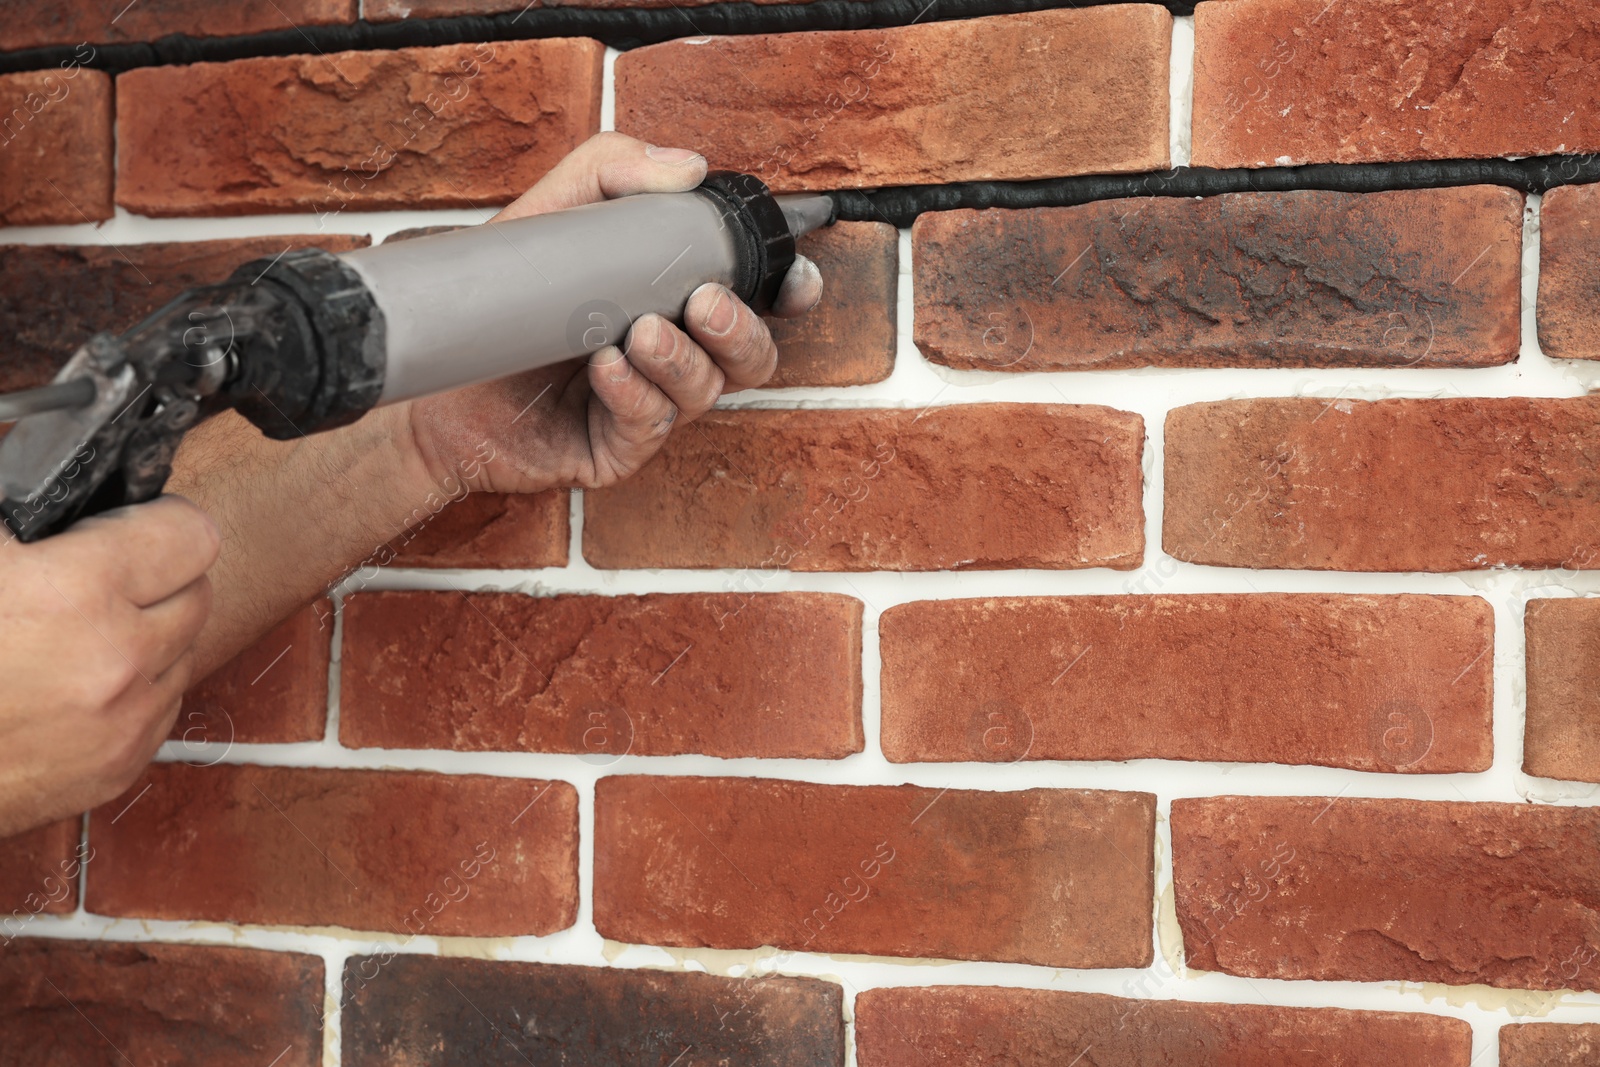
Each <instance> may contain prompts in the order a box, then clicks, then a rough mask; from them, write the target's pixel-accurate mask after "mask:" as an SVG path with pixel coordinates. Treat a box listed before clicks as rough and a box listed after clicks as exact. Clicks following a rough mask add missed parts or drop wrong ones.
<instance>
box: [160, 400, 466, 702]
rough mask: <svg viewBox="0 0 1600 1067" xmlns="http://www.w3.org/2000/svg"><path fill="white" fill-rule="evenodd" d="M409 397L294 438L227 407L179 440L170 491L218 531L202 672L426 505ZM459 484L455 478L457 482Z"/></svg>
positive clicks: (431, 491)
mask: <svg viewBox="0 0 1600 1067" xmlns="http://www.w3.org/2000/svg"><path fill="white" fill-rule="evenodd" d="M409 417H410V416H409V407H408V406H406V405H395V406H393V407H388V408H380V409H379V410H377V411H373V412H370V413H368V414H367V415H366V416H365V417H364V418H362V419H361V420H359V421H358V422H356V423H354V424H352V425H350V426H346V427H342V428H340V429H337V430H332V431H329V432H326V433H320V434H315V435H312V436H310V437H303V438H300V439H299V440H295V441H273V440H269V439H268V438H266V437H263V436H262V435H261V432H260V431H259V430H257V429H256V428H255V427H253V426H251V425H250V424H249V423H247V422H245V421H244V420H243V419H242V418H240V417H239V416H237V415H235V414H233V413H231V412H229V413H226V414H224V415H221V416H218V417H217V418H214V419H212V420H210V421H209V422H207V423H205V424H203V425H202V426H200V427H199V428H197V429H196V430H195V431H194V432H192V433H190V434H189V435H188V437H187V438H186V439H185V440H184V443H183V446H182V448H180V449H179V451H178V456H177V460H176V462H175V463H174V465H173V474H172V478H171V480H170V481H169V482H168V484H167V491H168V492H171V493H177V494H181V495H183V496H186V497H188V498H189V499H190V500H193V501H194V502H195V503H197V504H199V505H200V506H201V507H202V508H204V509H205V510H206V511H207V512H208V513H209V514H210V515H211V517H212V518H214V519H215V520H216V522H217V525H218V526H219V527H220V528H221V530H222V555H221V558H220V560H219V561H218V563H217V564H216V566H215V567H213V568H212V569H211V572H210V574H211V582H212V587H213V591H214V594H215V596H214V599H213V608H212V615H211V619H210V621H209V622H208V623H207V624H206V627H205V629H204V631H203V632H202V633H201V636H200V638H199V640H198V642H197V643H196V646H195V649H196V653H197V675H196V676H197V677H199V676H203V675H204V674H207V673H209V672H211V671H212V670H215V669H216V668H217V667H219V666H221V665H222V664H223V663H225V662H227V661H228V660H229V659H231V658H232V657H233V656H234V654H235V653H237V652H239V651H240V650H241V649H243V648H244V647H246V646H247V645H249V644H250V643H251V642H253V641H254V640H255V639H256V638H258V637H260V636H261V635H262V634H264V633H265V632H266V631H267V630H269V629H271V628H272V626H274V625H275V624H276V623H278V622H279V621H281V620H282V619H283V618H285V617H286V616H288V615H289V614H291V613H292V612H294V611H295V610H296V609H298V608H300V607H303V606H304V605H306V604H308V603H310V602H311V601H312V600H313V599H315V598H316V597H317V595H318V594H320V593H321V592H322V591H323V590H324V589H326V588H327V587H328V586H329V585H330V584H332V583H333V582H334V581H335V580H337V579H338V578H339V577H341V576H342V575H344V574H346V573H347V572H349V571H350V570H351V569H352V568H354V567H357V566H359V565H361V564H362V562H363V561H366V560H369V559H372V558H374V555H375V554H377V558H378V559H379V560H380V561H381V560H382V559H383V558H384V555H383V553H382V551H381V550H382V549H383V547H384V546H385V545H386V544H387V542H389V541H390V540H392V539H393V538H394V537H396V536H397V535H398V534H400V533H402V532H403V531H404V530H405V529H406V528H407V527H408V526H409V525H410V524H411V523H412V522H414V521H416V520H415V518H414V516H416V515H418V514H421V515H426V514H429V513H430V510H429V508H430V503H429V500H430V496H431V495H435V486H434V483H433V480H432V479H431V478H430V477H429V475H428V472H427V469H426V468H425V467H424V465H423V464H422V463H421V461H420V460H419V459H418V458H417V455H416V451H415V449H414V448H413V447H411V444H412V439H411V431H410V424H409ZM460 491H461V490H460V489H459V487H457V488H456V492H457V493H459V492H460Z"/></svg>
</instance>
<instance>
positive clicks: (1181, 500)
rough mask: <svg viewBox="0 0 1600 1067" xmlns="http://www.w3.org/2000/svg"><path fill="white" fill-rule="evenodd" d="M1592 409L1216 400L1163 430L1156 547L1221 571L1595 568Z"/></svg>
mask: <svg viewBox="0 0 1600 1067" xmlns="http://www.w3.org/2000/svg"><path fill="white" fill-rule="evenodd" d="M1597 465H1600V397H1579V398H1574V399H1564V400H1551V399H1530V398H1525V397H1512V398H1504V399H1501V398H1489V399H1484V398H1471V399H1466V398H1461V399H1455V398H1452V399H1440V400H1381V401H1376V402H1369V401H1362V400H1347V399H1342V398H1329V399H1320V398H1314V397H1297V398H1289V399H1268V400H1225V401H1218V402H1215V403H1205V404H1192V405H1190V406H1188V407H1181V408H1177V409H1175V410H1173V411H1172V412H1170V413H1169V414H1168V415H1167V425H1166V508H1165V511H1164V513H1163V516H1162V523H1163V530H1162V540H1163V544H1164V545H1165V547H1166V550H1167V551H1168V552H1169V553H1171V554H1172V555H1173V556H1176V557H1177V558H1179V559H1182V560H1190V561H1192V562H1196V563H1209V564H1219V565H1222V566H1231V567H1295V568H1309V569H1313V570H1357V571H1413V570H1414V571H1455V570H1481V569H1485V568H1491V567H1514V566H1517V567H1563V568H1573V569H1580V570H1581V569H1589V568H1594V567H1596V566H1600V543H1597V542H1596V538H1595V532H1594V531H1595V529H1596V528H1597V527H1600V483H1597V482H1596V481H1595V478H1594V471H1595V469H1596V466H1597Z"/></svg>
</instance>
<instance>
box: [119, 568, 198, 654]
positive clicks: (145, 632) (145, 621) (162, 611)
mask: <svg viewBox="0 0 1600 1067" xmlns="http://www.w3.org/2000/svg"><path fill="white" fill-rule="evenodd" d="M210 614H211V580H210V579H209V578H207V577H205V575H201V576H200V577H199V578H196V579H195V580H194V581H192V582H190V583H189V584H188V585H186V586H184V587H183V588H182V589H180V590H178V591H177V592H176V593H174V594H172V595H171V596H169V597H167V598H166V599H165V600H162V601H159V602H158V603H155V604H152V605H150V606H149V607H147V608H145V609H144V610H143V611H141V612H139V613H138V620H137V624H136V629H135V632H134V633H133V634H131V635H129V641H130V651H129V653H128V654H129V656H131V657H132V658H133V661H134V663H135V665H137V666H138V668H139V671H140V673H142V674H144V675H146V676H149V677H152V678H153V677H155V676H156V675H158V674H164V673H165V672H166V670H167V668H169V667H171V666H172V665H173V664H174V663H176V662H177V661H178V658H179V657H180V656H182V655H183V654H184V653H185V652H187V651H188V650H189V647H190V646H191V645H193V644H194V639H195V638H196V637H198V636H200V630H201V628H202V627H204V626H205V623H206V618H207V617H208V616H209V615H210Z"/></svg>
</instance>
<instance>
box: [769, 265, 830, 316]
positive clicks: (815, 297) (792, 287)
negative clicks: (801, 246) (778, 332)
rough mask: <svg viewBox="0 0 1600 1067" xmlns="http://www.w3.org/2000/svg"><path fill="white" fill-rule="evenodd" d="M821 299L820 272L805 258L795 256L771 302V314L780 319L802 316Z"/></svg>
mask: <svg viewBox="0 0 1600 1067" xmlns="http://www.w3.org/2000/svg"><path fill="white" fill-rule="evenodd" d="M821 299H822V272H821V271H820V270H818V269H817V265H816V264H815V263H813V262H811V261H810V260H809V259H807V258H806V257H805V256H795V257H794V266H792V267H790V268H789V273H788V274H785V275H784V276H783V287H782V288H780V289H779V290H778V298H777V299H776V300H774V301H773V302H772V314H774V315H776V316H777V317H778V318H780V319H792V318H795V317H796V316H799V315H804V314H805V313H806V312H808V311H810V310H811V309H812V308H814V307H816V306H817V301H819V300H821Z"/></svg>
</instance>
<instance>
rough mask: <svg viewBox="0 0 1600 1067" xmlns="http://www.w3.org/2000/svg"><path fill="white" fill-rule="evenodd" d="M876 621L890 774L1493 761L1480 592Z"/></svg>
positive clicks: (950, 613) (1474, 765)
mask: <svg viewBox="0 0 1600 1067" xmlns="http://www.w3.org/2000/svg"><path fill="white" fill-rule="evenodd" d="M1595 603H1597V604H1600V601H1596V602H1595ZM878 629H879V633H880V634H881V635H882V647H883V672H882V686H883V751H884V755H886V756H887V757H888V758H889V759H890V760H893V761H894V762H897V763H913V762H917V761H919V760H945V761H956V762H964V761H970V760H991V761H997V762H1015V761H1018V760H1040V759H1045V760H1130V759H1183V760H1224V761H1238V762H1246V763H1309V764H1319V765H1322V766H1332V767H1350V768H1353V769H1355V770H1364V771H1407V772H1412V773H1447V772H1461V771H1485V770H1488V769H1489V764H1490V761H1491V759H1492V755H1493V743H1494V739H1493V730H1492V721H1491V720H1492V715H1493V711H1492V705H1493V695H1494V692H1493V688H1494V687H1493V659H1494V656H1493V654H1492V650H1493V643H1494V612H1493V610H1492V609H1491V608H1490V606H1489V603H1488V602H1487V601H1485V600H1481V599H1479V598H1477V597H1446V596H1344V595H1336V594H1324V593H1309V594H1284V593H1267V594H1260V595H1195V596H1071V597H1006V598H997V599H987V600H931V601H918V602H915V603H911V604H902V605H900V606H898V607H893V608H890V609H888V610H887V611H885V612H884V613H883V615H882V616H881V618H880V620H879V623H878ZM1221 664H1226V669H1225V670H1219V669H1218V668H1219V665H1221Z"/></svg>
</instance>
